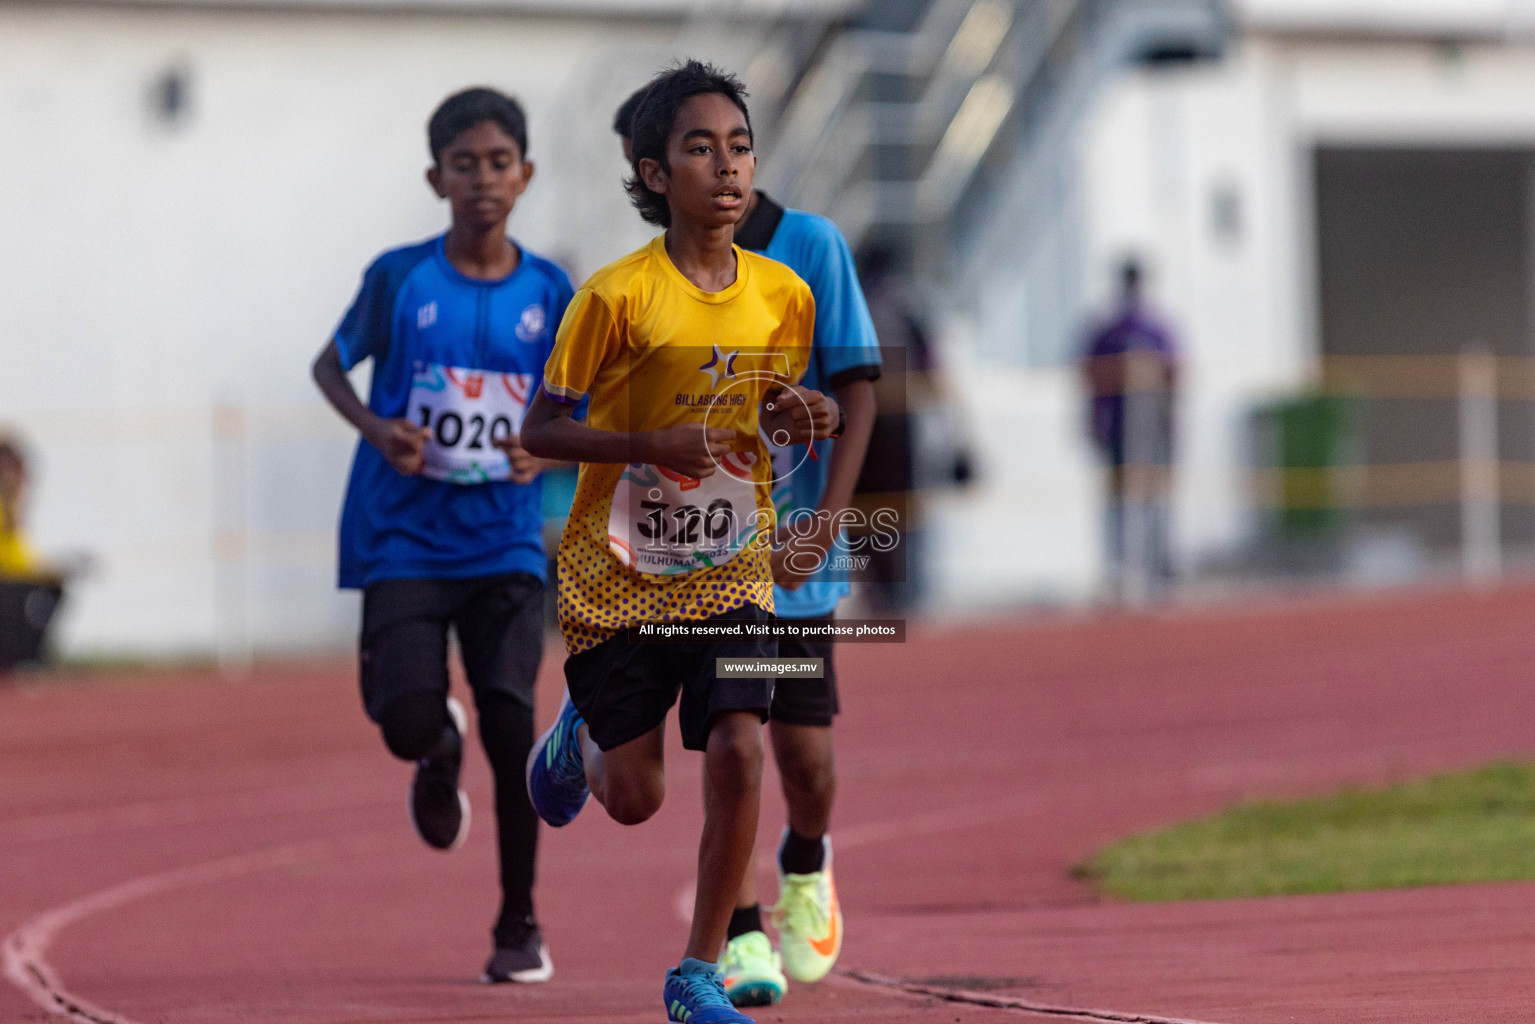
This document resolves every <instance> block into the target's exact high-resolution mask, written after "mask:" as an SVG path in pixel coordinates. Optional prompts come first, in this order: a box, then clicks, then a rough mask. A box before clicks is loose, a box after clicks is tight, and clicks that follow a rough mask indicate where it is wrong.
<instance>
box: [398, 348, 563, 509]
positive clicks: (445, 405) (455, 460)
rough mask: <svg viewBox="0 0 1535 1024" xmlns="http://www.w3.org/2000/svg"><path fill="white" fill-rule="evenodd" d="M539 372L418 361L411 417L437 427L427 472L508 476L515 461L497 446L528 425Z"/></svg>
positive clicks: (439, 476) (474, 480)
mask: <svg viewBox="0 0 1535 1024" xmlns="http://www.w3.org/2000/svg"><path fill="white" fill-rule="evenodd" d="M532 388H533V377H532V375H531V374H526V373H496V372H493V371H490V370H472V369H467V368H465V367H462V366H440V365H438V364H436V363H417V364H416V373H415V377H414V378H412V380H411V388H410V406H409V416H410V419H411V422H413V423H415V424H416V425H417V426H421V427H425V428H426V429H427V430H429V431H431V437H429V438H428V439H427V442H426V447H425V450H424V451H423V455H424V456H425V464H424V465H423V466H422V469H421V475H422V476H424V477H427V478H428V479H430V480H443V481H446V482H447V483H451V484H481V483H486V482H487V481H491V480H507V479H509V478H510V477H511V475H512V464H511V461H510V460H509V459H507V457H506V453H505V452H503V451H502V450H501V449H499V448H497V447H496V446H495V442H497V441H504V440H506V439H507V438H509V437H511V436H512V435H514V434H516V433H517V432H518V431H519V430H521V429H522V414H523V413H524V412H525V411H526V410H527V407H528V396H529V392H530V391H531V390H532Z"/></svg>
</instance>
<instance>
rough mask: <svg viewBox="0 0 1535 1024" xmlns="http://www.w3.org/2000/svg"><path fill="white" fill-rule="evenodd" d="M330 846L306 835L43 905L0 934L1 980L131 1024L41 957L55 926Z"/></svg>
mask: <svg viewBox="0 0 1535 1024" xmlns="http://www.w3.org/2000/svg"><path fill="white" fill-rule="evenodd" d="M334 845H335V842H334V841H333V840H307V841H305V842H299V843H288V844H285V845H283V846H274V847H270V848H268V849H265V850H257V851H254V852H252V853H243V854H238V855H236V856H233V857H225V858H223V859H221V860H213V861H205V862H203V863H201V864H193V865H190V866H188V867H181V868H173V869H171V870H170V871H161V872H157V873H156V874H152V875H142V876H140V877H138V878H134V879H130V880H129V881H126V882H121V883H119V884H117V885H114V886H109V887H108V888H105V889H98V890H97V891H95V892H93V893H89V894H88V895H85V896H82V897H80V898H79V899H75V900H71V901H70V902H68V903H64V904H62V905H60V906H57V907H54V908H52V909H50V910H45V911H43V912H42V913H40V914H36V915H34V916H32V917H30V918H28V919H27V920H26V921H24V922H22V924H21V926H20V927H18V928H17V929H16V930H15V931H13V932H12V933H11V934H10V935H7V936H6V937H5V943H4V947H3V951H4V962H5V976H6V979H7V980H9V981H10V982H11V984H13V985H15V986H16V987H17V988H19V989H21V991H22V992H23V993H25V994H26V996H27V998H29V999H31V1000H32V1001H33V1002H34V1003H36V1004H37V1005H38V1006H41V1007H42V1008H43V1009H45V1010H47V1011H48V1012H49V1013H54V1014H57V1015H59V1016H61V1017H67V1018H69V1019H70V1020H73V1021H76V1022H77V1024H136V1022H134V1021H133V1020H131V1019H129V1018H127V1017H124V1016H122V1015H121V1014H116V1013H112V1012H111V1011H109V1010H104V1009H102V1008H101V1007H99V1006H93V1005H92V1004H90V1003H89V1002H87V1001H85V1000H84V999H81V998H80V997H79V996H77V995H75V994H74V993H72V992H70V991H69V990H68V989H66V988H65V987H64V985H63V983H62V982H61V981H60V980H59V978H58V975H56V974H54V973H53V969H52V968H51V967H49V966H48V961H47V959H46V957H45V954H46V953H47V952H48V946H49V945H50V944H51V943H52V942H53V939H54V937H55V936H57V935H58V933H59V932H60V931H62V930H63V929H65V928H67V927H69V926H70V925H72V924H74V923H76V922H77V921H80V920H82V919H84V918H86V917H90V916H91V915H92V914H98V913H100V912H102V911H104V910H112V909H114V908H116V907H121V906H123V905H125V904H128V903H133V902H134V901H136V900H141V899H145V898H146V897H149V896H155V895H158V894H159V893H162V892H168V891H170V890H172V889H183V888H186V887H188V886H193V885H206V884H207V883H209V882H217V881H220V880H222V879H225V878H231V877H233V876H235V875H242V874H246V873H248V872H251V871H257V870H260V869H262V868H269V867H276V866H278V865H282V864H291V863H294V862H296V861H300V860H304V859H307V858H309V857H313V856H314V855H316V854H319V853H324V852H327V851H329V850H330V849H332V848H333V847H334Z"/></svg>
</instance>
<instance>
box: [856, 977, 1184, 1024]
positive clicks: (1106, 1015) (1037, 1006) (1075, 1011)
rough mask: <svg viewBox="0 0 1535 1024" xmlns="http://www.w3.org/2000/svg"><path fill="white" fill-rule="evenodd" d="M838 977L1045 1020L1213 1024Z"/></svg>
mask: <svg viewBox="0 0 1535 1024" xmlns="http://www.w3.org/2000/svg"><path fill="white" fill-rule="evenodd" d="M837 973H838V974H839V975H841V976H842V977H844V978H847V979H849V980H851V981H855V982H858V983H859V984H860V985H865V986H874V987H876V988H882V989H886V990H889V991H894V992H904V993H905V994H907V995H912V996H923V997H927V998H931V999H942V1000H944V1001H945V1002H950V1003H964V1004H965V1005H967V1006H989V1007H992V1008H994V1009H998V1010H1017V1011H1019V1012H1021V1013H1034V1014H1039V1015H1041V1016H1045V1017H1056V1018H1059V1019H1061V1020H1085V1021H1096V1022H1100V1024H1102V1022H1112V1024H1211V1022H1210V1021H1200V1020H1190V1019H1187V1018H1184V1017H1158V1016H1156V1015H1155V1014H1150V1013H1125V1012H1122V1011H1119V1010H1087V1009H1080V1008H1078V1007H1074V1006H1052V1005H1050V1004H1049V1003H1031V1002H1029V1001H1028V1000H1026V999H1015V998H1013V997H1012V996H999V995H993V994H991V993H989V992H970V991H967V990H966V989H962V988H941V987H939V986H936V985H923V984H921V983H919V982H911V981H902V980H900V979H899V978H886V977H883V976H881V975H878V974H871V973H869V972H868V971H857V970H854V971H838V972H837Z"/></svg>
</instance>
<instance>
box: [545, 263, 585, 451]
mask: <svg viewBox="0 0 1535 1024" xmlns="http://www.w3.org/2000/svg"><path fill="white" fill-rule="evenodd" d="M554 277H555V281H554V297H553V299H552V300H551V301H550V305H549V310H548V312H549V323H550V325H551V327H550V330H549V331H548V332H547V333H548V341H547V343H546V344H545V345H544V358H543V365H545V366H547V365H548V364H549V356H550V355H552V354H553V352H554V339H555V336H556V335H558V334H559V327H560V322H561V321H563V320H564V319H565V310H566V308H567V307H568V306H569V305H570V300H571V299H573V298H575V297H576V290H575V288H574V287H573V286H572V285H571V283H570V277H569V276H568V275H566V273H565V271H563V270H560V269H558V268H556V271H555V275H554ZM543 383H544V382H543V377H542V376H541V375H540V377H539V382H538V384H539V390H540V391H542V390H543ZM551 397H552V396H551ZM591 404H592V396H591V395H587V396H586V397H584V398H582V399H581V401H579V402H577V403H576V407H575V409H573V410H572V411H571V413H570V418H571V419H573V420H585V419H586V408H587V406H589V405H591Z"/></svg>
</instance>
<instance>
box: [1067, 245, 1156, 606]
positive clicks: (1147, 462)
mask: <svg viewBox="0 0 1535 1024" xmlns="http://www.w3.org/2000/svg"><path fill="white" fill-rule="evenodd" d="M1144 283H1145V271H1144V269H1143V268H1142V266H1141V262H1140V260H1139V259H1137V258H1135V257H1133V256H1132V257H1130V258H1128V259H1126V260H1125V261H1124V263H1123V264H1122V265H1121V267H1120V270H1119V296H1118V299H1117V305H1116V308H1115V309H1114V311H1113V313H1112V314H1111V315H1110V316H1109V317H1108V318H1107V319H1106V320H1105V321H1104V322H1103V323H1102V324H1101V325H1100V326H1099V327H1098V328H1097V329H1096V330H1094V331H1093V332H1092V333H1091V335H1090V336H1089V338H1088V341H1087V345H1086V347H1085V348H1084V349H1083V352H1082V376H1083V379H1084V380H1085V381H1086V383H1087V391H1088V396H1089V402H1088V432H1089V434H1090V436H1091V438H1092V442H1093V446H1094V447H1095V448H1096V449H1097V450H1098V454H1099V456H1100V457H1101V458H1102V459H1103V461H1104V462H1105V463H1106V464H1107V466H1108V479H1107V484H1108V493H1107V498H1106V503H1105V513H1106V514H1105V524H1104V528H1105V534H1104V537H1105V542H1106V555H1107V561H1108V565H1109V584H1110V587H1111V592H1112V593H1114V594H1115V595H1117V596H1119V597H1121V598H1123V599H1125V600H1127V601H1130V602H1134V601H1137V600H1141V599H1144V598H1145V597H1148V596H1151V595H1152V594H1154V593H1156V592H1158V591H1160V590H1161V589H1163V587H1164V586H1165V585H1166V584H1167V583H1168V582H1169V581H1170V580H1171V579H1172V575H1173V568H1172V556H1171V552H1170V550H1169V538H1168V528H1169V510H1168V496H1169V493H1170V491H1171V482H1172V464H1173V442H1174V433H1175V430H1174V415H1175V405H1176V400H1177V393H1176V389H1177V382H1178V353H1177V348H1176V346H1175V345H1174V343H1173V336H1172V332H1171V331H1170V330H1169V329H1168V328H1167V327H1166V326H1165V325H1164V324H1162V323H1161V321H1160V320H1159V319H1158V318H1157V316H1156V315H1155V314H1154V313H1153V312H1152V311H1151V310H1150V309H1149V308H1148V307H1147V304H1146V301H1145V296H1144V294H1143V290H1142V289H1143V286H1144Z"/></svg>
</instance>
